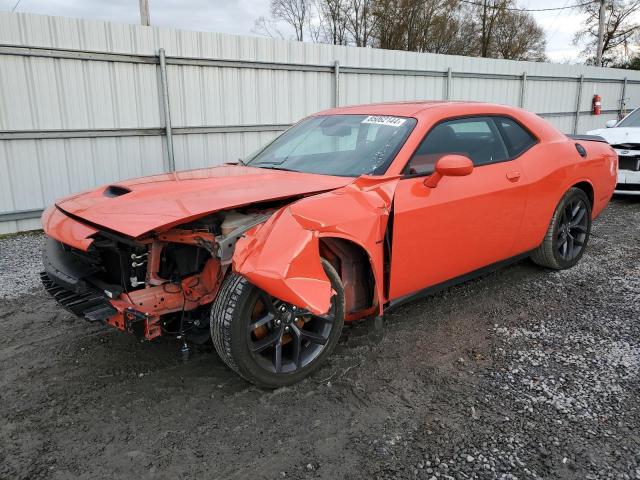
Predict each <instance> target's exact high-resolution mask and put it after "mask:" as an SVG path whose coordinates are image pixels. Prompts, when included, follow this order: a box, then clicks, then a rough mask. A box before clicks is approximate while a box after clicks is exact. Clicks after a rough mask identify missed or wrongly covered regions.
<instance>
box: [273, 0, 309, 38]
mask: <svg viewBox="0 0 640 480" xmlns="http://www.w3.org/2000/svg"><path fill="white" fill-rule="evenodd" d="M310 14H311V8H310V2H309V0H271V16H272V17H273V18H274V19H277V20H282V21H283V22H285V23H287V24H288V25H290V26H291V27H293V29H294V31H295V32H296V40H298V41H300V42H302V41H304V31H305V26H306V25H307V23H308V22H309V16H310Z"/></svg>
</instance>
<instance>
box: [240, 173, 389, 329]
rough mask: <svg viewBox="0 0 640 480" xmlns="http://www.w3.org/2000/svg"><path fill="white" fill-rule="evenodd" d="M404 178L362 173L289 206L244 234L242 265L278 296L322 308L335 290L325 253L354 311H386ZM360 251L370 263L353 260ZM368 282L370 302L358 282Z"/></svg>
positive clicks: (254, 280)
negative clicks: (394, 222) (396, 199)
mask: <svg viewBox="0 0 640 480" xmlns="http://www.w3.org/2000/svg"><path fill="white" fill-rule="evenodd" d="M396 185H397V178H390V177H371V176H362V177H359V178H358V179H356V180H355V181H354V182H353V183H351V184H349V185H347V186H345V187H343V188H340V189H337V190H334V191H331V192H326V193H324V194H320V195H316V196H313V197H309V198H305V199H303V200H301V201H299V202H296V203H293V204H291V205H289V206H287V207H284V208H283V209H281V210H280V211H278V212H277V213H276V214H275V215H273V216H272V217H271V218H270V219H269V220H268V221H267V222H265V223H264V224H263V225H260V226H258V227H256V228H254V229H252V230H250V231H248V232H247V234H246V235H245V236H244V237H243V238H241V239H240V240H239V241H238V244H237V247H236V252H235V256H234V263H233V266H234V270H235V271H236V272H237V273H239V274H240V275H243V276H244V277H246V278H247V279H249V281H250V282H251V283H253V284H254V285H256V286H258V287H259V288H261V289H262V290H264V291H266V292H267V293H269V294H271V295H272V296H274V297H276V298H279V299H281V300H284V301H285V302H288V303H290V304H293V305H296V306H297V307H300V308H303V309H306V310H308V311H310V312H312V313H314V314H316V315H321V314H325V313H326V312H327V311H328V309H329V306H330V304H331V297H332V289H331V284H330V282H329V279H328V278H327V275H326V274H325V272H324V270H323V268H322V265H321V261H320V259H321V257H325V258H327V259H328V260H329V261H330V263H332V264H333V265H334V267H336V270H337V271H338V272H339V274H340V276H341V278H342V281H343V283H344V284H345V287H346V288H345V302H346V303H347V305H346V312H347V318H346V319H347V320H350V319H355V318H359V317H362V316H365V315H368V314H372V313H376V312H377V313H380V314H381V313H382V307H383V305H384V303H385V302H386V288H385V265H388V263H389V259H390V258H389V257H390V249H389V248H388V247H389V243H388V241H389V232H388V229H387V226H388V223H389V218H390V216H391V214H392V203H393V193H394V191H395V187H396ZM354 258H355V259H356V260H357V259H358V258H361V259H363V260H364V261H365V262H366V265H360V266H355V267H353V265H354V262H353V259H354ZM356 263H357V262H356ZM359 263H360V264H362V263H363V262H362V261H360V262H359ZM368 277H371V278H368ZM367 283H372V287H371V294H370V298H369V300H368V301H366V302H364V304H363V302H362V301H359V300H358V298H361V297H362V295H361V294H360V293H361V292H360V291H358V289H362V288H363V285H365V286H366V284H367Z"/></svg>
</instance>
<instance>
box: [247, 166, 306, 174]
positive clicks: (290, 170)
mask: <svg viewBox="0 0 640 480" xmlns="http://www.w3.org/2000/svg"><path fill="white" fill-rule="evenodd" d="M251 166H252V167H258V168H266V169H267V170H282V171H283V172H298V173H300V170H293V169H291V168H285V167H276V166H266V165H251Z"/></svg>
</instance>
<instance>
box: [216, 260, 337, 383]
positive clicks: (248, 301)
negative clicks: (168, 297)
mask: <svg viewBox="0 0 640 480" xmlns="http://www.w3.org/2000/svg"><path fill="white" fill-rule="evenodd" d="M322 266H323V268H324V271H325V273H326V274H327V277H328V278H329V280H330V282H331V288H332V291H333V295H332V297H331V304H330V308H329V311H328V312H327V313H326V314H323V315H314V314H312V313H311V312H310V311H308V310H305V309H301V308H298V307H296V306H295V305H291V304H290V303H287V302H284V301H282V300H280V299H278V298H275V297H273V296H271V295H269V294H267V293H266V292H264V291H263V290H261V289H259V288H258V287H256V286H255V285H253V284H251V283H250V282H249V281H248V280H247V279H246V278H244V277H242V276H240V275H238V274H236V273H233V272H232V273H230V274H229V275H228V276H227V278H226V279H225V280H224V282H223V284H222V286H221V288H220V291H219V293H218V296H217V298H216V299H215V301H214V302H213V306H212V308H211V338H212V340H213V345H214V346H215V349H216V351H217V352H218V355H219V356H220V358H221V359H222V361H224V363H225V364H227V366H228V367H229V368H231V369H232V370H234V371H235V372H236V373H238V374H240V376H242V377H243V378H245V379H246V380H248V381H250V382H252V383H254V384H256V385H258V386H260V387H265V388H278V387H282V386H285V385H291V384H293V383H296V382H299V381H300V380H302V379H303V378H305V377H307V376H308V375H310V374H311V373H313V372H314V371H315V370H316V369H317V368H319V367H320V365H322V363H323V362H324V361H325V360H326V359H327V357H328V356H329V355H330V354H331V352H332V351H333V349H334V348H335V346H336V344H337V343H338V339H339V338H340V334H341V333H342V326H343V325H344V290H343V288H342V282H341V280H340V277H339V276H338V273H337V272H336V270H335V269H334V267H333V266H332V265H331V264H330V263H329V262H327V261H326V260H324V259H323V260H322Z"/></svg>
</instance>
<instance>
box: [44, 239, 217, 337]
mask: <svg viewBox="0 0 640 480" xmlns="http://www.w3.org/2000/svg"><path fill="white" fill-rule="evenodd" d="M155 248H157V249H161V248H162V245H160V244H158V245H156V242H154V245H153V246H152V253H153V254H152V255H151V256H152V257H154V258H159V253H158V252H157V251H154V249H155ZM43 263H44V266H45V271H44V272H43V273H42V274H41V277H42V283H43V285H44V287H45V289H46V290H47V291H48V292H49V293H50V294H51V296H52V297H53V298H54V299H55V300H56V301H57V302H58V303H59V304H60V305H61V306H62V307H64V308H65V309H66V310H68V311H70V312H71V313H73V314H74V315H77V316H79V317H81V318H85V319H86V320H89V321H92V322H104V323H106V324H108V325H111V326H112V327H115V328H117V329H118V330H121V331H126V332H130V333H133V334H135V335H137V336H139V337H141V338H144V339H147V340H152V339H154V338H156V337H158V336H160V335H161V334H162V327H161V316H162V315H166V314H171V313H176V312H180V311H190V310H193V309H195V308H197V307H199V306H201V305H206V304H209V303H211V302H213V300H214V298H215V297H216V295H217V292H218V289H219V287H220V283H221V282H222V279H223V271H222V268H221V265H220V262H219V261H218V260H217V259H214V258H211V259H209V260H208V262H207V263H206V264H205V267H204V269H203V270H202V271H201V272H200V273H198V274H195V275H191V276H188V277H185V278H183V279H181V280H180V281H177V282H171V283H169V282H168V281H167V280H163V279H160V278H158V277H157V273H156V274H154V276H153V279H154V280H155V281H158V282H160V281H162V282H163V283H161V284H156V285H150V284H149V283H150V282H146V283H147V286H146V287H144V288H140V289H137V290H132V291H122V289H121V288H120V287H119V286H114V285H107V284H105V283H104V282H101V281H99V280H97V279H96V278H95V277H94V276H93V274H94V273H95V269H94V268H93V265H91V261H90V260H86V259H85V260H83V259H82V258H80V259H78V257H77V255H74V254H73V252H69V251H67V250H65V248H64V247H62V245H61V244H60V243H59V242H57V241H55V240H53V239H49V240H48V242H47V246H46V248H45V254H44V258H43ZM152 263H153V262H152ZM154 272H157V270H154ZM147 280H148V279H147Z"/></svg>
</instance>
